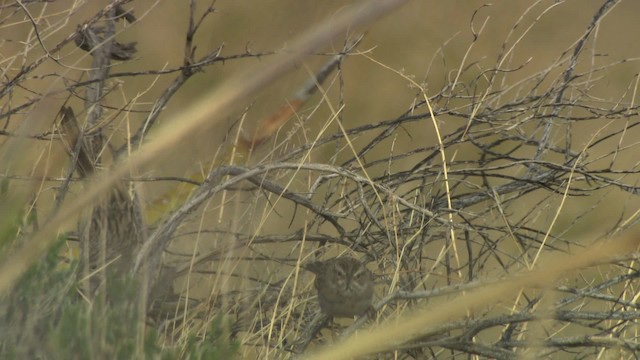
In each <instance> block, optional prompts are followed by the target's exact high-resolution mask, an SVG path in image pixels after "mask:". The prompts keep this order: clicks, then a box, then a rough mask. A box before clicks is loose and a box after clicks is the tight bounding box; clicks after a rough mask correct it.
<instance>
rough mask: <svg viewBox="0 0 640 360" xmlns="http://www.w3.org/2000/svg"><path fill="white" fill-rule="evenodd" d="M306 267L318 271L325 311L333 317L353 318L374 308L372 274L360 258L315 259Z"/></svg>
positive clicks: (319, 298)
mask: <svg viewBox="0 0 640 360" xmlns="http://www.w3.org/2000/svg"><path fill="white" fill-rule="evenodd" d="M305 268H306V269H307V270H309V271H311V272H313V273H314V274H316V281H315V286H316V290H317V291H318V301H319V302H320V308H321V309H322V311H323V312H324V313H325V314H327V315H329V316H333V317H354V316H359V315H362V314H364V313H365V312H371V311H373V307H372V306H371V301H372V299H373V274H371V272H370V271H369V270H368V269H367V268H366V267H365V266H364V264H362V263H361V262H360V261H358V260H356V259H354V258H352V257H341V258H335V259H329V260H326V261H314V262H311V263H309V264H307V265H306V266H305Z"/></svg>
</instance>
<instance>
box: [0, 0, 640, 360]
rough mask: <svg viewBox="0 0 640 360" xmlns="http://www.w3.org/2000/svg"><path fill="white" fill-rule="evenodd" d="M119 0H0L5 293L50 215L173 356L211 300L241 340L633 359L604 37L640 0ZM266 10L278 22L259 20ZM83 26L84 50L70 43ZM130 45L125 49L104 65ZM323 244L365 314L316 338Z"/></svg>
mask: <svg viewBox="0 0 640 360" xmlns="http://www.w3.org/2000/svg"><path fill="white" fill-rule="evenodd" d="M119 3H123V2H122V1H120V2H115V3H113V4H112V5H110V6H107V7H105V8H92V6H95V5H93V4H92V5H89V4H76V7H75V8H66V7H65V6H64V5H61V4H58V3H52V4H49V3H45V2H43V3H37V2H36V3H26V2H24V1H23V2H17V3H15V4H7V5H5V6H4V7H3V8H2V9H3V11H4V12H5V14H6V15H5V17H4V18H3V20H2V21H3V23H4V26H5V28H7V29H9V28H10V29H12V30H13V31H15V32H14V33H15V34H20V35H14V36H13V39H14V40H18V39H20V41H22V43H20V44H21V45H19V43H18V42H17V41H16V42H13V43H6V44H5V45H6V47H5V52H6V53H5V55H4V56H5V60H4V64H3V71H4V74H5V77H4V78H5V79H6V80H5V87H4V90H2V92H0V95H2V96H3V104H5V106H4V107H3V110H2V112H1V113H0V116H1V117H0V119H2V121H4V122H5V123H4V126H3V129H2V130H0V131H2V132H1V133H0V135H2V139H0V140H2V144H1V145H0V146H1V147H0V149H1V151H2V153H1V154H2V162H1V163H2V164H3V165H2V167H1V169H2V174H3V177H4V181H5V182H4V184H6V187H8V188H10V190H11V191H7V192H3V193H2V196H3V198H2V203H1V204H0V212H3V213H5V214H9V215H10V216H6V219H8V220H5V222H4V223H3V222H1V221H2V220H0V231H1V234H8V235H6V236H5V235H0V240H2V241H3V242H4V243H6V244H10V246H9V245H7V246H5V248H4V251H3V255H4V256H3V258H2V261H1V262H0V274H1V275H0V291H1V292H2V293H4V294H7V296H10V294H11V293H12V292H13V290H12V289H13V286H14V284H15V283H16V282H17V281H18V280H19V279H20V277H21V276H22V275H23V274H24V273H25V272H26V271H27V269H29V268H30V267H31V266H32V265H33V264H35V263H37V262H38V261H39V259H40V258H41V256H42V255H43V254H44V253H45V252H46V251H47V249H49V247H50V246H51V244H53V243H54V242H55V239H56V235H57V234H59V233H67V234H68V235H71V236H70V237H71V238H73V237H76V238H79V239H80V243H81V244H83V245H82V246H84V247H88V249H85V250H88V251H85V252H86V253H91V254H93V255H91V256H88V255H86V256H84V257H83V258H81V260H82V261H83V262H84V263H85V264H86V263H90V264H89V265H91V266H90V267H89V268H88V269H90V270H91V271H85V272H84V273H83V275H82V276H80V277H79V279H81V280H84V279H91V278H98V277H101V278H102V279H103V280H104V279H106V273H107V272H108V270H112V269H115V268H117V269H119V271H120V274H133V275H134V278H136V279H137V280H140V283H141V284H142V285H140V289H139V294H140V297H139V299H137V300H138V302H137V303H136V306H137V307H138V308H140V309H143V310H144V311H143V313H144V314H145V315H142V316H141V319H140V321H139V324H138V327H139V334H138V336H139V337H140V340H139V344H141V343H142V340H141V339H142V338H143V337H144V334H145V333H146V332H147V330H148V328H155V329H157V330H159V331H160V333H161V335H162V339H163V342H164V344H165V345H166V346H169V347H174V346H175V347H177V348H183V349H186V348H187V343H188V342H189V341H190V339H192V336H194V335H196V336H199V337H201V338H204V337H205V335H207V331H209V329H210V324H211V323H212V322H215V321H218V320H219V319H220V316H221V315H224V316H226V317H227V318H228V319H230V320H231V323H232V325H231V327H230V328H229V329H226V330H225V331H228V333H225V334H226V336H227V337H231V338H233V339H235V340H237V341H239V342H240V344H241V347H240V350H239V357H241V358H269V359H282V358H292V357H294V356H298V355H299V354H294V353H295V352H304V354H305V355H308V357H309V358H313V359H316V358H318V359H319V358H326V359H339V358H344V359H347V358H353V357H359V356H370V357H372V358H407V359H408V358H462V357H469V356H471V357H476V358H483V357H484V358H500V359H511V358H523V359H526V358H531V359H533V358H548V357H553V358H563V357H565V358H575V357H593V358H609V357H616V358H633V357H634V356H635V355H634V354H635V352H637V351H638V348H639V347H640V345H639V344H638V342H637V340H636V338H637V336H636V333H637V331H638V329H637V326H636V325H635V321H637V319H638V317H640V313H638V311H637V306H636V305H635V302H636V298H637V291H636V290H635V288H636V287H637V278H638V275H639V274H640V272H639V271H638V266H637V263H636V258H637V246H638V237H637V231H634V230H633V226H634V224H635V223H636V221H637V216H638V215H637V213H638V212H637V210H636V209H637V208H638V200H637V199H636V197H637V196H636V194H638V187H637V186H636V184H637V172H638V163H637V156H636V153H637V146H638V144H637V141H635V138H636V137H637V136H636V134H635V133H636V132H638V130H637V129H636V127H637V125H638V124H640V121H639V118H638V106H637V105H636V100H635V99H636V97H637V95H636V93H637V85H638V79H639V78H640V77H639V76H638V73H639V71H638V64H637V62H638V60H637V59H636V58H633V57H632V55H630V54H629V52H628V51H627V49H626V48H625V46H624V45H621V44H618V45H616V44H615V42H614V41H613V40H611V39H617V37H616V35H618V36H619V37H622V35H621V34H620V33H619V32H620V31H621V30H620V27H619V26H621V25H620V24H627V22H626V21H627V20H628V19H627V18H628V16H625V14H630V13H632V11H631V10H632V9H634V7H637V5H635V4H632V3H631V2H629V1H627V2H625V1H611V0H609V1H602V2H601V4H597V6H595V5H594V4H588V5H583V4H584V3H579V2H578V1H566V2H553V1H536V2H534V3H530V2H528V1H512V2H509V3H508V4H500V5H494V6H482V5H483V4H482V3H481V2H477V3H476V2H468V3H465V5H464V6H463V5H460V4H459V8H449V6H452V5H450V4H449V5H447V4H424V3H420V2H414V3H410V4H408V5H407V6H405V7H400V5H402V3H403V2H402V1H380V2H376V3H375V5H372V4H368V5H367V6H365V7H360V6H359V5H357V4H351V5H348V6H345V7H342V2H328V3H327V4H325V5H324V6H320V8H313V6H316V7H319V5H313V6H312V5H308V6H309V7H306V6H302V5H300V4H299V3H298V2H295V1H284V0H283V1H281V2H278V1H273V2H272V3H269V4H260V5H256V9H253V11H251V10H249V9H243V8H241V6H240V5H238V3H236V2H225V1H219V2H213V4H212V5H211V6H210V7H208V8H207V7H205V6H209V4H207V5H204V4H203V3H196V2H195V1H194V2H191V7H189V6H187V4H186V3H184V4H182V3H180V4H177V3H156V2H151V1H134V2H132V3H130V4H125V5H124V7H125V8H127V9H128V8H134V9H135V15H136V16H137V20H136V21H135V22H133V24H127V23H125V22H124V21H119V22H109V21H105V18H104V17H103V15H104V14H111V15H113V14H114V10H111V9H112V6H115V5H116V4H119ZM452 3H453V2H452ZM195 5H197V7H196V6H195ZM261 6H265V7H266V8H265V9H262V10H263V12H262V13H260V11H259V10H260V9H258V8H260V7H261ZM201 7H202V8H201ZM396 8H399V9H398V10H397V12H396V13H394V12H393V10H396ZM576 8H581V9H582V10H583V11H582V12H580V14H581V15H575V17H576V19H575V21H573V22H571V24H565V23H563V22H562V21H563V20H564V19H566V17H567V15H566V14H574V11H575V9H576ZM587 8H588V9H589V10H590V13H589V17H585V16H583V15H582V14H584V10H585V9H587ZM621 9H622V10H621ZM25 10H28V15H27V13H26V11H25ZM305 10H306V11H308V12H309V13H308V14H306V17H305V16H302V15H300V16H299V17H298V16H294V14H298V13H300V14H302V13H303V12H304V11H305ZM267 11H269V12H268V13H267ZM514 11H516V12H515V14H517V15H513V16H511V15H507V14H513V13H514ZM436 14H442V19H440V17H439V16H434V15H436ZM267 15H269V16H272V17H273V19H271V20H277V19H289V18H291V23H286V24H284V25H282V29H286V30H284V31H283V32H280V31H276V30H275V29H274V30H273V33H268V31H266V30H265V28H268V26H266V25H265V24H266V23H268V22H266V20H265V19H264V17H265V16H267ZM452 15H455V16H452ZM242 16H245V18H241V17H242ZM176 17H177V18H179V21H178V22H177V23H178V24H179V25H180V26H182V27H178V28H173V29H174V30H173V32H170V33H167V32H165V31H166V29H165V28H166V27H167V23H168V22H169V21H170V20H171V21H172V20H176ZM234 18H236V19H240V18H241V20H238V23H234V22H233V21H231V20H230V19H234ZM87 19H91V20H87ZM163 19H164V20H163ZM380 19H382V20H380ZM609 19H615V21H609ZM154 20H155V22H154ZM441 20H442V21H441ZM157 21H160V24H161V25H162V26H156V25H153V24H154V23H156V22H157ZM163 21H164V22H163ZM374 21H377V22H375V23H374ZM92 23H96V24H101V25H102V26H104V29H105V30H104V33H103V34H106V36H105V39H104V42H97V43H96V44H95V45H94V46H97V49H98V50H95V51H94V52H93V55H88V54H87V53H86V52H84V51H82V50H80V49H78V48H77V47H75V45H74V44H73V38H74V36H76V35H74V34H76V25H77V24H85V25H86V26H89V25H90V24H92ZM238 24H244V25H238ZM247 24H250V25H251V26H249V25H247ZM85 25H83V26H85ZM110 26H111V27H110ZM254 27H255V28H254ZM34 29H38V31H37V32H36V31H35V30H34ZM82 29H84V28H82ZM185 29H187V30H185ZM302 29H304V32H302ZM365 30H366V35H365V36H364V38H363V40H362V42H361V43H360V44H359V46H358V48H357V50H353V51H351V52H350V54H349V55H347V56H345V58H344V59H342V62H341V64H340V66H339V67H338V69H337V70H336V73H335V74H334V75H333V76H329V77H328V78H327V79H326V81H325V82H323V83H322V84H320V83H318V84H317V93H318V95H316V96H314V97H312V98H311V99H309V101H308V103H306V105H301V101H298V100H300V99H302V97H300V96H299V95H300V93H299V92H298V93H297V92H296V91H297V90H298V89H299V87H300V86H301V85H302V84H304V83H305V82H307V85H308V84H309V82H308V78H309V76H310V75H311V74H314V73H316V72H317V71H318V69H320V68H321V67H322V64H324V63H326V62H327V61H328V60H329V59H331V58H332V57H333V56H335V53H336V52H339V51H341V49H343V48H344V47H345V44H349V43H350V41H353V39H354V38H357V37H358V34H360V32H364V31H365ZM297 32H299V33H301V35H299V36H292V33H297ZM456 33H459V35H455V34H456ZM427 35H428V37H427ZM85 36H88V35H85ZM185 39H186V40H185ZM290 39H294V40H290ZM425 39H426V40H425ZM540 39H544V40H545V42H546V45H548V46H547V47H545V48H544V51H538V49H539V48H538V47H537V46H539V42H540ZM602 39H605V40H602ZM129 41H138V42H139V44H138V45H137V48H138V52H137V53H136V55H135V56H134V58H133V60H131V61H124V62H121V61H118V60H117V59H116V60H114V59H109V57H110V56H111V57H113V55H110V54H113V53H112V52H111V53H110V52H109V49H113V46H124V45H122V44H124V43H127V42H129ZM222 41H224V42H225V44H224V46H223V44H222ZM285 41H286V45H284V46H283V45H282V43H283V42H285ZM116 43H117V44H119V45H113V44H116ZM159 44H161V45H162V46H158V45H159ZM176 44H178V45H176ZM425 44H426V45H425ZM109 46H111V48H109ZM601 47H602V48H604V49H603V50H602V51H607V52H608V53H609V54H608V56H607V57H604V56H602V55H601V50H600V48H601ZM125 48H126V47H125ZM165 48H166V49H165ZM45 49H46V51H45ZM111 51H113V50H111ZM164 51H166V53H163V52H164ZM100 52H102V55H100ZM154 54H155V55H156V56H154ZM160 54H162V55H160ZM309 54H315V55H313V56H309ZM138 56H139V57H140V59H142V60H137V57H138ZM158 58H162V59H166V61H165V62H163V61H158ZM90 59H91V61H92V64H91V65H89V60H90ZM98 60H100V61H102V63H100V61H98ZM18 64H19V66H18ZM289 73H291V74H290V75H287V74H289ZM85 74H86V76H85ZM87 78H88V79H89V81H87ZM315 89H316V88H314V90H315ZM305 91H309V90H305ZM303 92H304V91H303ZM289 94H294V95H293V96H290V95H289ZM283 97H286V98H287V99H288V101H289V102H288V103H287V100H285V111H282V109H280V112H278V111H279V110H278V107H279V106H281V105H282V103H283V101H282V99H283ZM304 100H307V99H306V98H305V99H304ZM62 106H68V107H69V108H70V109H74V110H75V114H76V117H77V122H78V123H79V124H81V125H80V126H79V127H78V129H79V131H78V133H77V134H76V135H74V136H73V137H70V132H69V131H68V130H62V131H61V130H60V128H59V127H58V122H57V121H55V119H56V118H57V117H56V115H55V114H56V113H57V112H58V110H59V109H61V108H62ZM287 106H290V108H287ZM52 109H53V110H52ZM274 112H275V113H277V114H290V115H292V116H291V118H290V119H289V120H288V123H287V124H286V125H285V124H284V122H283V121H280V120H278V121H273V119H274V118H273V117H271V114H273V113H274ZM260 119H267V122H266V123H265V122H262V123H261V122H260ZM52 124H54V125H52ZM265 124H267V125H265ZM273 124H277V126H275V125H273ZM266 126H271V127H270V128H269V130H268V131H265V134H267V135H268V136H264V137H261V138H260V144H258V142H255V141H254V142H252V143H253V144H254V145H255V146H254V148H242V147H241V146H237V144H242V139H243V136H244V137H245V138H246V136H247V134H256V133H259V132H260V131H261V129H265V127H266ZM274 130H277V131H274ZM245 143H247V141H245ZM68 154H71V156H69V155H68ZM69 158H71V161H69V160H68V159H69ZM86 158H91V159H94V166H95V169H93V170H91V171H88V172H87V171H76V164H78V163H80V165H82V163H85V164H86ZM83 159H84V160H83ZM84 168H87V166H86V165H85V166H84ZM185 174H195V175H185ZM176 183H178V184H180V190H175V188H176V186H175V185H176ZM109 194H111V195H109ZM113 194H116V195H117V196H115V197H114V195H113ZM114 198H117V201H112V200H113V199H114ZM119 204H120V205H119ZM118 206H122V208H121V210H122V211H118ZM92 209H93V210H92ZM99 209H105V210H104V211H102V210H99ZM138 212H139V213H140V214H144V215H145V219H142V218H139V217H137V215H135V214H137V213H138ZM33 214H37V215H38V219H37V221H36V222H35V223H34V222H33V221H26V220H20V221H21V224H22V225H20V226H18V227H17V228H16V226H15V223H16V219H31V218H33V216H34V215H33ZM123 214H126V215H127V216H122V215H123ZM88 220H89V221H90V222H89V224H92V225H90V226H89V227H87V226H85V227H84V229H88V230H84V231H85V232H83V231H77V230H76V229H82V228H83V227H82V224H87V221H88ZM123 229H125V230H123ZM132 229H135V231H133V230H132ZM122 234H125V235H122ZM125 238H126V239H128V238H130V239H132V240H130V241H129V240H128V241H126V244H125V245H122V240H123V239H125ZM74 244H75V243H74V242H70V248H74V247H77V245H74ZM341 254H350V255H352V256H356V257H357V258H359V259H362V260H363V261H365V262H366V263H367V264H368V266H369V267H370V269H371V270H372V271H373V272H374V273H376V274H377V286H376V303H375V305H376V308H377V310H378V313H377V317H376V319H373V320H371V319H369V320H368V319H364V318H363V319H357V320H354V321H351V320H349V321H347V320H340V321H337V322H336V323H334V324H333V325H332V326H331V327H330V328H325V329H323V330H322V331H320V332H319V333H317V334H316V332H317V325H318V321H319V320H318V319H319V318H318V317H317V306H316V305H315V302H314V301H315V300H314V294H313V287H312V286H311V278H312V277H311V275H310V274H307V273H305V272H304V271H301V267H300V265H301V264H303V263H304V262H306V261H309V260H312V259H315V258H326V257H331V256H340V255H341ZM116 261H120V262H119V263H117V262H116ZM116 264H117V265H116ZM123 264H124V265H123ZM69 281H74V280H73V279H69ZM87 289H88V288H87V287H85V288H84V290H83V291H82V292H81V293H82V295H83V296H84V301H86V302H88V303H91V302H93V301H95V299H94V296H95V294H94V291H97V294H100V296H103V300H105V302H106V303H108V301H107V300H106V299H108V298H109V295H107V294H109V287H108V286H106V288H105V287H103V288H102V290H100V288H98V289H92V291H87ZM110 296H113V294H111V295H110ZM354 334H355V335H354ZM334 341H336V344H335V345H333V346H326V345H327V344H329V343H332V342H334ZM141 346H142V345H140V347H141ZM137 354H140V352H138V353H137ZM183 355H184V354H183ZM184 356H186V355H184Z"/></svg>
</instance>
